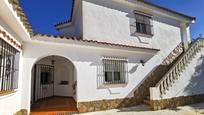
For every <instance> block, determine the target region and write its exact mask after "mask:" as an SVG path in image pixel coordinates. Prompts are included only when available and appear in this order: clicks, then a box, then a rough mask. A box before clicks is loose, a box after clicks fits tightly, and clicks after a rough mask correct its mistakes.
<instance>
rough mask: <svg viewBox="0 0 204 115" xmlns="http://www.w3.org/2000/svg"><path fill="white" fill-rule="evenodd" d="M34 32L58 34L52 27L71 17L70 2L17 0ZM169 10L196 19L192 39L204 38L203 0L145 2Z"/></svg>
mask: <svg viewBox="0 0 204 115" xmlns="http://www.w3.org/2000/svg"><path fill="white" fill-rule="evenodd" d="M19 1H20V5H21V7H22V8H23V10H24V12H25V14H26V16H27V18H28V20H29V22H30V24H31V25H32V27H33V30H34V32H38V33H46V34H58V31H56V30H55V28H54V26H53V25H55V24H56V23H58V22H62V21H65V20H68V19H69V18H70V15H71V6H72V0H19ZM147 1H150V2H152V3H155V4H158V5H161V6H164V7H167V8H169V9H172V10H175V11H178V12H181V13H184V14H186V15H190V16H193V17H196V23H195V24H193V25H192V27H191V36H192V38H197V37H198V36H199V34H203V36H204V7H203V4H204V0H147Z"/></svg>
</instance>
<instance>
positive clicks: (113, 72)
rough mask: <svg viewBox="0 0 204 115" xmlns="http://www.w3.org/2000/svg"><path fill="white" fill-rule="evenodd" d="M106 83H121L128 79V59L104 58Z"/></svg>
mask: <svg viewBox="0 0 204 115" xmlns="http://www.w3.org/2000/svg"><path fill="white" fill-rule="evenodd" d="M103 68H104V84H121V83H126V81H127V60H122V59H117V60H114V59H103Z"/></svg>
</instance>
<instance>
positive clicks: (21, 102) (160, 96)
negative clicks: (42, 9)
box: [0, 0, 204, 115]
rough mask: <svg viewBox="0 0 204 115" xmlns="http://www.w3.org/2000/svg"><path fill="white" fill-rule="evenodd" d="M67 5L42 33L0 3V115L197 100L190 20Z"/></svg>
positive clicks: (137, 8)
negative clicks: (51, 30)
mask: <svg viewBox="0 0 204 115" xmlns="http://www.w3.org/2000/svg"><path fill="white" fill-rule="evenodd" d="M72 7H73V8H72V17H71V19H70V20H68V21H65V22H62V23H59V24H56V25H55V28H56V29H57V30H58V31H59V32H60V35H47V34H40V33H33V31H32V27H31V26H30V24H29V22H28V21H27V19H26V16H25V14H24V13H23V10H22V8H21V7H20V5H19V3H18V0H0V46H1V48H0V115H28V114H30V113H31V115H38V112H39V113H40V112H42V111H48V110H49V112H51V113H52V114H50V115H54V114H56V115H59V114H60V115H63V114H66V115H67V113H84V112H92V111H100V110H107V109H113V108H120V107H126V106H134V105H139V104H143V103H145V104H148V105H149V107H150V108H151V109H152V110H160V109H163V108H168V107H176V106H179V105H185V104H191V103H197V102H202V101H204V85H203V81H204V71H203V68H204V62H203V60H204V49H203V46H204V40H202V39H201V38H199V39H198V40H196V41H193V42H192V41H191V37H190V26H191V25H192V24H193V23H195V18H194V17H190V16H187V15H184V14H181V13H178V12H175V11H172V10H170V9H166V8H164V7H161V6H158V5H155V4H152V3H149V2H146V1H143V0H73V5H72ZM52 110H53V111H57V112H55V113H54V112H53V111H52ZM39 115H40V114H39Z"/></svg>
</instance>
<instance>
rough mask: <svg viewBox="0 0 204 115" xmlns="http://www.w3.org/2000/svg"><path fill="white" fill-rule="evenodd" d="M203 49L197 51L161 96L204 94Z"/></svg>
mask: <svg viewBox="0 0 204 115" xmlns="http://www.w3.org/2000/svg"><path fill="white" fill-rule="evenodd" d="M203 68H204V49H202V51H201V52H199V53H198V54H197V55H196V56H195V58H193V60H192V61H191V62H190V64H189V65H188V66H187V68H186V69H185V70H184V71H183V73H182V74H181V76H180V77H179V79H178V80H177V81H176V82H175V83H174V84H173V85H172V87H170V89H169V91H167V93H166V94H165V95H164V96H163V98H164V99H166V98H173V97H180V96H191V95H199V94H204V85H203V82H204V70H203Z"/></svg>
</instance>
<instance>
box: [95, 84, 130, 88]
mask: <svg viewBox="0 0 204 115" xmlns="http://www.w3.org/2000/svg"><path fill="white" fill-rule="evenodd" d="M126 86H127V83H119V84H103V85H101V86H100V87H99V88H118V87H126Z"/></svg>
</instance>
